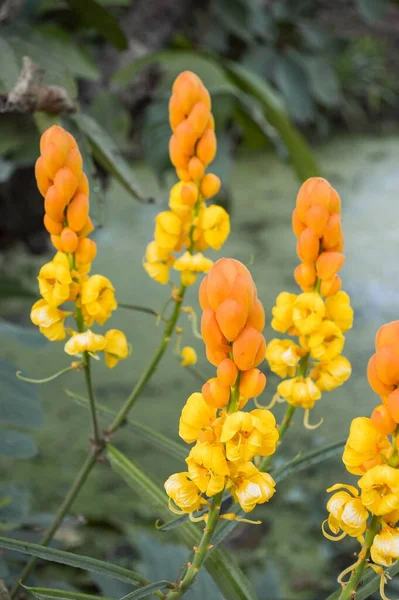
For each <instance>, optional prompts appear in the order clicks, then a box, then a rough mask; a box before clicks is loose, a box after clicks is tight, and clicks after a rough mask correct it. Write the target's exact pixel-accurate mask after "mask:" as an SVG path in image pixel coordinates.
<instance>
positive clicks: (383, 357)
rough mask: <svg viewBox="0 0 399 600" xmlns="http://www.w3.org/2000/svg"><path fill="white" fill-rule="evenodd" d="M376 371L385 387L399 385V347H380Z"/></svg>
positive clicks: (377, 353)
mask: <svg viewBox="0 0 399 600" xmlns="http://www.w3.org/2000/svg"><path fill="white" fill-rule="evenodd" d="M376 370H377V375H378V378H379V379H380V380H381V381H382V383H383V384H384V385H397V384H398V383H399V345H398V346H396V347H395V346H380V347H379V348H378V350H377V352H376Z"/></svg>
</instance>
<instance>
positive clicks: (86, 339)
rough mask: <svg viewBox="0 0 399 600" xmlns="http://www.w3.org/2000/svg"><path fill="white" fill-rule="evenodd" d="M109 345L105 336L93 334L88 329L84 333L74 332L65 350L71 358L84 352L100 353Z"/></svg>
mask: <svg viewBox="0 0 399 600" xmlns="http://www.w3.org/2000/svg"><path fill="white" fill-rule="evenodd" d="M106 345H107V340H106V339H105V337H104V336H103V335H98V334H96V333H93V332H92V331H91V329H87V331H84V332H83V333H76V332H74V333H73V335H72V337H71V338H70V339H69V340H68V341H67V343H66V344H65V347H64V350H65V352H66V353H67V354H69V355H71V356H76V355H77V354H82V353H83V352H100V351H101V350H104V348H105V347H106Z"/></svg>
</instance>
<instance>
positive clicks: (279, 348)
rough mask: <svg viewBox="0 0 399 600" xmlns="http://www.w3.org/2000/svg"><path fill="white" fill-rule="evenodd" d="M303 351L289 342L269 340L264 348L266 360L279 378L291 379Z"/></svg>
mask: <svg viewBox="0 0 399 600" xmlns="http://www.w3.org/2000/svg"><path fill="white" fill-rule="evenodd" d="M303 354H304V352H303V350H302V349H301V348H300V347H299V346H297V345H296V344H295V343H294V342H293V341H291V340H278V339H274V340H271V341H270V342H269V343H268V345H267V348H266V360H267V362H268V363H269V367H270V369H271V371H273V373H277V375H278V376H279V377H281V378H282V379H284V378H285V377H293V376H294V375H295V373H296V368H297V365H298V363H299V361H300V360H301V356H303Z"/></svg>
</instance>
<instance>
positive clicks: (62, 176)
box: [54, 167, 79, 206]
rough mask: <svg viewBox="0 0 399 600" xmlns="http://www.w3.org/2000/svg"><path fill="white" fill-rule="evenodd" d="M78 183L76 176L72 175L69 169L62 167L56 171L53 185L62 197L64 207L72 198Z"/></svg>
mask: <svg viewBox="0 0 399 600" xmlns="http://www.w3.org/2000/svg"><path fill="white" fill-rule="evenodd" d="M78 183H79V180H78V178H77V177H76V175H74V174H73V173H72V171H71V169H68V168H67V167H63V168H62V169H60V170H59V171H57V173H56V175H55V177H54V185H55V187H56V188H57V191H58V193H59V194H60V195H61V196H62V198H63V200H64V205H65V206H66V205H67V204H68V203H69V202H70V201H71V198H72V197H73V196H74V194H75V192H76V189H77V187H78Z"/></svg>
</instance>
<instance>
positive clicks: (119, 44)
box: [68, 0, 128, 50]
mask: <svg viewBox="0 0 399 600" xmlns="http://www.w3.org/2000/svg"><path fill="white" fill-rule="evenodd" d="M68 3H69V5H70V7H71V8H72V10H74V11H75V12H76V13H77V14H78V15H79V16H80V17H81V19H82V21H84V22H85V23H86V24H87V25H89V26H90V27H93V29H95V30H96V31H97V32H98V33H100V34H101V35H102V36H103V37H105V39H106V40H108V41H109V42H110V43H111V44H112V45H113V46H115V48H118V50H127V48H128V42H127V39H126V36H125V34H124V33H123V30H122V28H121V27H120V25H119V23H118V20H117V19H116V18H115V17H114V16H113V15H112V14H111V13H110V12H108V10H107V9H106V8H104V6H102V5H101V4H100V3H99V2H96V1H95V0H85V1H84V2H82V1H81V0H68Z"/></svg>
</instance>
